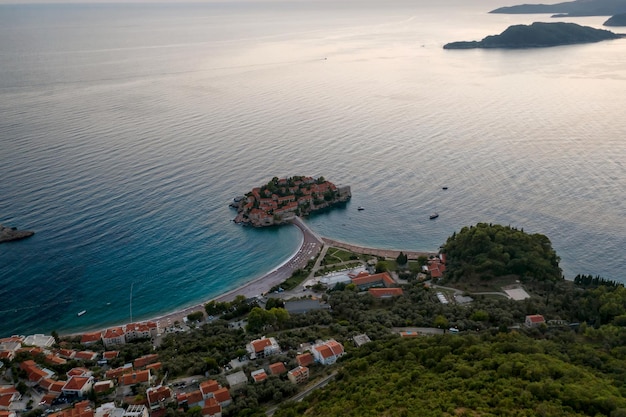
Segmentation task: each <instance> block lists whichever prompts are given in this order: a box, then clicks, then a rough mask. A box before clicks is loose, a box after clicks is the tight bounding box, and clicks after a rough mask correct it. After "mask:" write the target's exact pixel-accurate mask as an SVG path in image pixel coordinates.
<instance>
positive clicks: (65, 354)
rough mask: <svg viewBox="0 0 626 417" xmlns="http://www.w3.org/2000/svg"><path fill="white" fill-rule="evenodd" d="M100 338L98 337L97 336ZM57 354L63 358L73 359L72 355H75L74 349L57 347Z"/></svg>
mask: <svg viewBox="0 0 626 417" xmlns="http://www.w3.org/2000/svg"><path fill="white" fill-rule="evenodd" d="M98 340H100V337H98ZM57 355H59V356H60V357H62V358H65V359H74V355H76V351H75V350H73V349H59V350H58V351H57Z"/></svg>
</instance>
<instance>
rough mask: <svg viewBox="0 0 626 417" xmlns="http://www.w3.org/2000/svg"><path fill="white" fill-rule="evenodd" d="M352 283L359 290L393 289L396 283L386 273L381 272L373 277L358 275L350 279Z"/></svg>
mask: <svg viewBox="0 0 626 417" xmlns="http://www.w3.org/2000/svg"><path fill="white" fill-rule="evenodd" d="M352 283H353V284H354V285H356V286H357V287H358V288H359V289H360V290H366V289H368V288H371V287H385V288H389V287H393V286H394V285H395V284H396V283H395V281H394V280H393V278H391V275H389V273H388V272H382V273H380V274H374V275H364V274H359V275H357V276H356V277H355V278H352Z"/></svg>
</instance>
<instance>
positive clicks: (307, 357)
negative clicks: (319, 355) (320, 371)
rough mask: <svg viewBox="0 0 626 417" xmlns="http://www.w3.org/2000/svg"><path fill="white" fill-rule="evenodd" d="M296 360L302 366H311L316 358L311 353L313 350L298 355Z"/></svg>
mask: <svg viewBox="0 0 626 417" xmlns="http://www.w3.org/2000/svg"><path fill="white" fill-rule="evenodd" d="M296 362H298V365H300V366H309V365H311V364H313V362H315V358H314V357H313V355H311V352H305V353H302V354H300V355H298V356H296Z"/></svg>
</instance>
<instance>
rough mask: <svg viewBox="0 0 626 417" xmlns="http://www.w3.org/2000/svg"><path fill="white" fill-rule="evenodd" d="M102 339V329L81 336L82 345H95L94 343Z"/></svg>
mask: <svg viewBox="0 0 626 417" xmlns="http://www.w3.org/2000/svg"><path fill="white" fill-rule="evenodd" d="M101 339H102V332H101V331H97V332H91V333H84V334H83V335H82V336H81V337H80V344H81V345H85V346H89V345H93V344H94V343H98V342H99V341H100V340H101Z"/></svg>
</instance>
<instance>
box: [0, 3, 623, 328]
mask: <svg viewBox="0 0 626 417" xmlns="http://www.w3.org/2000/svg"><path fill="white" fill-rule="evenodd" d="M415 3H419V4H415ZM468 3H469V2H465V1H457V0H454V1H450V0H447V1H434V0H433V1H424V2H409V1H396V0H392V1H365V2H361V1H359V2H354V1H337V2H319V1H302V2H275V3H274V2H265V1H255V2H224V3H205V4H175V5H174V4H159V5H141V4H137V5H116V4H111V5H80V4H77V5H1V6H0V196H1V198H0V222H2V223H4V224H6V225H11V226H17V227H19V228H24V229H33V230H35V231H36V235H35V236H34V237H32V238H30V239H27V240H24V241H20V242H16V243H11V244H3V245H0V313H1V316H0V317H1V319H0V335H9V334H14V333H19V334H28V333H32V332H50V331H51V330H57V331H60V332H71V331H79V330H87V329H93V328H102V327H103V326H106V325H112V324H116V323H122V322H126V321H128V320H129V319H130V316H131V308H130V304H131V291H130V290H131V286H132V288H133V292H132V315H133V317H132V318H133V319H134V320H139V319H145V318H148V317H153V316H155V315H158V314H161V313H165V312H168V311H172V310H174V309H176V308H178V307H182V306H186V305H191V304H195V303H198V302H200V301H202V300H207V299H209V298H210V297H212V296H215V295H218V294H219V293H222V292H224V291H226V290H229V289H232V288H234V287H236V286H238V285H239V284H241V283H243V282H246V281H248V280H250V279H253V278H255V277H258V276H259V275H261V274H263V273H265V272H268V271H270V270H272V269H273V268H275V267H276V266H277V265H278V264H279V263H281V262H283V261H284V260H285V259H287V258H288V257H289V255H290V254H291V253H293V252H294V251H295V250H296V248H297V246H298V244H299V242H300V235H299V233H298V231H297V230H296V229H295V228H292V227H284V228H280V229H268V230H253V229H247V228H242V227H239V226H236V225H234V224H232V223H231V222H230V220H231V219H232V218H233V217H234V214H235V213H234V212H233V211H232V210H231V209H229V208H228V207H227V205H228V203H229V202H230V201H231V199H232V198H233V197H234V196H236V195H239V194H241V193H243V192H245V191H247V190H249V189H250V188H252V187H253V186H256V185H258V184H260V183H263V182H266V181H268V180H269V179H270V178H272V177H273V176H289V175H312V176H319V175H323V176H325V177H326V178H327V179H329V180H331V181H333V182H335V183H338V184H350V185H351V186H352V192H353V200H352V202H351V203H349V204H348V205H347V206H346V207H345V208H344V209H339V210H335V211H332V212H328V213H325V214H321V215H317V216H315V217H313V218H311V219H308V223H309V224H310V225H311V226H312V228H313V229H314V230H316V231H317V232H318V233H320V234H321V235H325V236H328V237H332V238H335V239H339V240H345V241H350V242H353V243H357V244H362V245H367V246H380V247H386V248H398V249H411V250H436V249H437V248H438V246H439V245H441V244H442V243H444V241H445V239H446V238H447V236H449V235H450V234H451V233H452V232H454V231H455V230H459V229H460V228H461V227H463V226H465V225H470V224H475V223H476V222H493V223H502V224H510V225H513V226H517V227H519V228H523V229H524V230H525V231H527V232H533V233H535V232H536V233H543V234H545V235H547V236H548V237H549V238H550V239H551V240H552V242H553V245H554V247H555V248H556V250H557V252H558V254H559V255H560V256H561V258H562V262H561V265H562V267H563V269H564V272H565V274H566V276H567V277H569V278H571V277H573V276H574V275H575V274H577V273H585V274H594V275H595V274H599V275H601V276H604V277H605V278H609V279H615V280H619V281H622V282H624V281H626V278H625V277H624V274H623V269H624V266H626V265H625V257H624V252H623V250H624V248H625V247H626V222H624V217H625V214H626V203H625V200H626V199H625V197H626V192H625V190H626V144H625V142H624V132H626V118H624V117H623V111H624V110H623V109H624V108H626V96H625V95H624V94H623V93H624V86H625V85H626V40H618V41H611V42H605V43H599V44H592V45H578V46H566V47H557V48H549V49H541V50H521V51H482V50H473V51H444V50H443V49H442V46H443V44H445V43H447V42H450V41H456V40H472V39H481V38H482V37H484V36H487V35H490V34H495V33H499V32H501V31H502V30H504V29H505V28H506V27H507V26H509V25H510V24H515V23H530V22H533V21H538V20H543V21H548V20H549V18H548V17H547V16H514V15H511V16H507V15H490V14H487V13H486V12H487V11H488V10H490V9H493V8H495V7H497V6H500V5H505V4H512V3H514V2H508V3H502V2H492V1H489V2H487V1H486V2H472V3H471V4H468ZM603 20H604V18H601V17H589V18H578V19H569V21H573V22H577V23H581V24H585V25H591V26H595V27H600V25H601V23H602V21H603ZM442 186H447V187H449V189H448V190H447V191H443V190H442ZM357 206H364V207H365V210H364V211H357V210H356V207H357ZM434 211H436V212H438V213H439V215H440V217H439V218H438V219H437V220H435V221H430V220H429V219H428V216H429V214H430V213H432V212H434ZM81 310H87V314H85V315H84V316H82V317H77V316H76V313H77V312H78V311H81Z"/></svg>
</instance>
